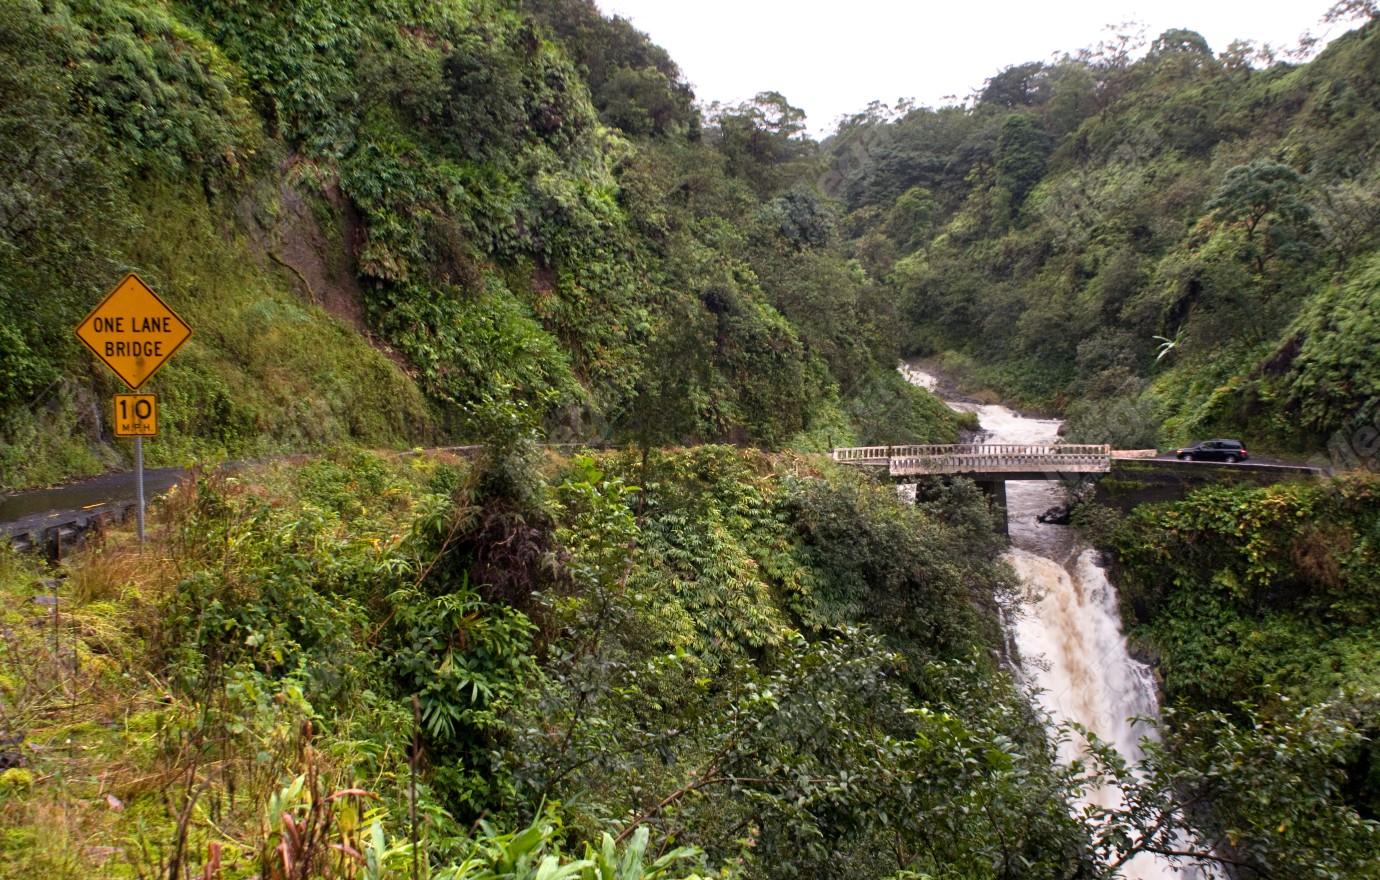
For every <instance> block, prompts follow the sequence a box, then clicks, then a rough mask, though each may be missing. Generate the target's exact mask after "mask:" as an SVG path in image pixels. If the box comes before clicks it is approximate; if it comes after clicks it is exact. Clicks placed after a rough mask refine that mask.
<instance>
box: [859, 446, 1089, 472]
mask: <svg viewBox="0 0 1380 880" xmlns="http://www.w3.org/2000/svg"><path fill="white" fill-rule="evenodd" d="M832 455H833V458H834V460H835V461H837V462H841V463H843V464H851V465H866V466H876V467H886V468H887V470H888V471H889V472H890V474H891V476H893V477H903V476H919V475H924V474H992V473H1030V474H1044V473H1088V474H1102V473H1107V472H1108V471H1110V470H1111V469H1112V448H1111V447H1110V446H1107V445H1099V444H1074V443H1068V444H1065V443H1056V444H1029V443H955V444H942V445H941V444H930V445H915V446H852V447H844V448H840V449H835V450H834V451H833V453H832Z"/></svg>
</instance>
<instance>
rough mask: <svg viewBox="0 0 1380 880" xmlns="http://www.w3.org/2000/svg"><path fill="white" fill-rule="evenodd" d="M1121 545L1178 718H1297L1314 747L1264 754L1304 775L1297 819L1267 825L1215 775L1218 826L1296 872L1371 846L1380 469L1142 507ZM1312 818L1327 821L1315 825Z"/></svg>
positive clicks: (1264, 865) (1252, 721) (1259, 859)
mask: <svg viewBox="0 0 1380 880" xmlns="http://www.w3.org/2000/svg"><path fill="white" fill-rule="evenodd" d="M1112 543H1113V545H1114V547H1115V549H1116V554H1117V562H1118V567H1117V579H1118V584H1119V586H1120V589H1121V594H1122V599H1123V602H1124V603H1125V605H1126V606H1127V609H1128V612H1129V616H1130V618H1131V619H1132V620H1133V621H1135V622H1136V628H1135V630H1134V635H1135V637H1136V638H1137V639H1138V640H1139V641H1141V643H1142V644H1144V645H1145V646H1146V647H1147V649H1148V650H1150V651H1152V652H1153V654H1154V656H1155V657H1156V658H1157V666H1158V668H1159V670H1160V671H1161V673H1162V675H1163V679H1164V689H1165V694H1166V698H1167V700H1168V702H1169V705H1170V706H1171V707H1173V709H1174V710H1175V711H1176V712H1177V713H1179V714H1180V715H1189V714H1191V713H1194V712H1201V711H1210V712H1214V713H1218V714H1219V715H1220V716H1221V717H1222V718H1224V719H1229V720H1230V722H1231V725H1232V728H1231V729H1233V730H1235V731H1238V733H1233V734H1232V736H1233V737H1234V736H1239V735H1241V734H1240V733H1239V732H1241V731H1258V730H1262V729H1263V730H1270V731H1272V736H1273V735H1275V734H1274V733H1273V732H1274V731H1288V730H1291V729H1292V730H1294V731H1295V735H1296V736H1301V737H1302V738H1303V741H1304V742H1306V744H1307V749H1306V750H1305V751H1304V752H1302V753H1295V752H1293V751H1292V750H1291V749H1288V748H1284V747H1283V746H1282V743H1281V744H1278V745H1277V746H1272V747H1268V748H1266V749H1265V750H1264V751H1262V752H1261V753H1260V754H1259V757H1258V758H1257V759H1253V760H1264V761H1270V762H1274V763H1275V764H1276V765H1277V766H1278V767H1279V768H1281V769H1283V770H1284V771H1285V772H1287V774H1288V775H1289V776H1291V777H1292V778H1293V779H1294V780H1295V782H1294V786H1295V794H1294V796H1291V797H1292V803H1291V809H1293V810H1295V811H1297V813H1298V816H1297V817H1295V818H1291V819H1290V820H1289V821H1287V822H1282V823H1280V824H1278V825H1276V826H1274V827H1269V826H1268V825H1263V824H1261V823H1259V822H1256V821H1255V820H1254V819H1253V817H1252V809H1251V806H1250V804H1251V802H1252V799H1251V795H1250V794H1248V793H1246V792H1242V791H1240V790H1239V786H1238V785H1235V784H1232V783H1231V782H1230V781H1229V780H1225V779H1219V780H1214V779H1205V780H1204V783H1205V785H1204V802H1205V804H1206V805H1207V807H1208V810H1209V811H1210V813H1211V816H1212V818H1211V822H1210V824H1215V825H1216V827H1217V828H1218V829H1220V830H1221V832H1222V833H1223V834H1225V835H1227V836H1228V838H1229V839H1230V842H1231V843H1232V844H1233V845H1234V846H1239V852H1240V854H1241V855H1242V857H1243V858H1245V859H1246V860H1247V861H1248V862H1250V863H1251V864H1254V865H1256V866H1257V867H1260V868H1261V869H1262V870H1265V871H1266V872H1267V873H1278V874H1282V875H1287V876H1292V875H1294V874H1296V873H1298V872H1299V871H1301V870H1303V869H1302V868H1301V866H1300V862H1302V863H1304V864H1307V863H1308V862H1309V860H1314V859H1319V858H1322V857H1323V850H1325V849H1327V848H1328V847H1335V848H1336V849H1338V850H1341V851H1346V850H1347V849H1351V850H1354V851H1356V852H1365V851H1367V848H1369V851H1370V852H1371V853H1372V854H1373V853H1374V851H1375V850H1374V846H1375V836H1376V834H1377V833H1380V832H1377V828H1380V824H1377V823H1380V753H1378V752H1377V747H1376V737H1377V735H1378V734H1380V728H1377V718H1380V715H1377V709H1380V657H1377V654H1376V651H1375V644H1376V639H1377V637H1380V593H1377V590H1376V584H1377V583H1380V492H1377V485H1376V483H1375V481H1374V480H1373V479H1368V478H1349V479H1344V480H1339V481H1337V482H1335V483H1333V482H1329V483H1320V484H1289V485H1280V486H1274V487H1269V488H1265V489H1240V488H1231V489H1228V488H1218V489H1207V490H1201V491H1199V492H1197V493H1195V494H1193V495H1192V496H1190V497H1189V498H1188V499H1187V500H1185V501H1183V502H1180V503H1175V504H1168V505H1159V506H1153V507H1144V508H1141V509H1139V510H1137V511H1136V512H1135V513H1134V514H1133V515H1132V516H1131V517H1129V518H1128V519H1127V520H1126V521H1125V522H1124V523H1123V524H1122V525H1121V526H1120V528H1119V529H1118V530H1117V532H1116V534H1115V536H1114V538H1113V540H1112ZM1177 717H1178V716H1176V715H1174V714H1171V716H1170V721H1171V727H1175V726H1177V721H1176V719H1177ZM1180 735H1181V736H1184V737H1186V738H1187V739H1188V740H1189V741H1190V746H1191V749H1192V750H1197V749H1201V748H1203V747H1204V746H1207V745H1209V744H1208V743H1206V742H1204V741H1203V733H1202V732H1201V731H1199V730H1196V729H1194V726H1193V725H1192V724H1188V725H1185V726H1184V728H1183V730H1182V731H1180ZM1213 736H1221V732H1220V730H1219V731H1218V732H1217V733H1215V734H1213ZM1195 741H1196V742H1195ZM1222 745H1223V744H1222V743H1212V744H1211V750H1212V751H1216V750H1219V749H1221V748H1222ZM1309 814H1311V815H1314V816H1318V815H1322V816H1326V817H1327V820H1326V821H1327V822H1328V823H1329V825H1328V826H1326V827H1319V826H1317V825H1314V824H1312V821H1311V820H1309V819H1306V818H1305V817H1306V816H1308V815H1309ZM1371 867H1372V869H1373V868H1374V862H1373V859H1372V862H1371ZM1358 876H1374V874H1373V871H1372V873H1371V874H1365V873H1362V874H1360V875H1358Z"/></svg>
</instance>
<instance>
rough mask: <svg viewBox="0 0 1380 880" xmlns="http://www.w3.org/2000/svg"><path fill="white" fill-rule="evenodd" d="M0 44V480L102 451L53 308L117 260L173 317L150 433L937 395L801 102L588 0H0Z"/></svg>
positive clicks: (827, 404)
mask: <svg viewBox="0 0 1380 880" xmlns="http://www.w3.org/2000/svg"><path fill="white" fill-rule="evenodd" d="M0 68H3V69H4V71H5V72H4V73H3V74H0V316H2V317H0V342H3V345H0V445H3V450H4V451H3V453H0V485H4V486H9V487H13V486H19V485H24V484H28V483H33V482H41V481H45V480H52V479H55V478H58V477H62V476H67V475H70V474H73V473H79V472H83V471H92V470H96V469H99V468H101V467H102V466H105V465H108V464H111V463H113V462H114V461H115V460H116V459H117V458H118V457H119V456H120V455H122V454H123V453H122V452H121V451H120V447H119V446H117V445H115V444H113V442H112V438H111V437H110V435H109V425H108V419H107V417H106V414H105V413H104V408H105V407H104V405H103V404H102V403H101V401H102V400H104V399H105V396H106V393H107V392H109V391H112V390H116V388H115V384H114V380H113V379H111V378H109V377H108V376H106V375H105V373H104V372H102V369H101V368H99V367H97V366H96V365H95V364H94V363H93V361H92V359H91V358H90V357H89V355H87V354H86V353H85V352H84V350H82V349H81V348H80V346H79V345H78V344H77V343H76V341H75V340H74V339H73V338H72V336H71V329H72V328H73V327H75V326H76V323H77V322H78V321H79V320H80V318H81V317H82V315H83V314H84V313H85V312H86V310H88V309H89V308H90V307H91V306H93V305H94V304H95V302H96V300H97V298H98V297H99V295H100V293H101V291H102V290H103V289H106V288H108V287H109V286H110V285H112V284H113V283H114V282H115V281H116V280H118V277H119V276H120V274H121V273H123V272H124V271H126V270H130V269H135V270H138V271H139V272H141V273H142V274H143V275H144V276H145V277H146V280H148V281H149V282H150V283H151V284H152V285H153V286H154V287H155V288H156V289H157V290H158V291H159V292H160V293H161V294H163V295H164V297H165V298H166V299H167V300H168V301H169V302H170V303H171V304H172V305H173V306H174V307H175V308H176V309H178V310H180V311H181V312H182V313H183V315H184V317H185V318H186V319H187V320H188V321H189V323H190V324H191V325H192V326H193V328H194V336H193V338H192V340H191V342H190V343H189V344H188V346H187V347H186V348H185V349H184V350H183V351H182V352H181V353H179V355H178V357H177V358H176V359H175V360H174V361H173V362H172V363H171V364H170V365H169V366H168V367H167V368H166V369H165V371H164V372H163V373H162V374H160V375H159V376H157V377H155V379H154V381H153V383H152V384H151V386H150V388H151V389H152V390H153V391H155V392H158V393H161V394H163V395H165V402H164V405H163V407H162V409H161V412H162V413H163V414H164V416H165V421H166V425H165V428H166V429H165V431H164V432H163V435H162V437H161V439H160V442H159V443H156V444H151V445H150V455H151V457H152V458H153V460H154V461H156V462H158V461H180V460H185V459H187V458H191V457H204V456H217V455H227V454H235V455H246V454H262V453H264V452H269V451H276V450H281V449H301V448H304V447H314V446H317V447H319V446H325V445H330V444H333V443H339V442H342V441H346V440H355V441H362V442H365V443H371V444H376V445H395V446H396V445H404V444H408V443H414V444H415V443H418V442H427V441H431V440H433V439H439V438H446V439H469V438H472V437H475V436H478V435H480V434H482V433H483V431H482V425H483V424H484V423H486V422H487V421H492V420H493V419H494V418H509V417H517V418H520V419H521V420H522V421H523V423H524V424H526V425H528V426H534V427H540V428H542V429H544V430H545V431H546V432H547V433H548V434H549V435H552V436H553V437H555V438H557V439H569V438H572V437H574V438H578V439H605V440H607V439H612V438H617V439H631V440H638V441H642V442H644V443H664V442H687V441H712V440H732V441H734V442H746V443H753V444H758V445H763V446H770V447H781V446H785V445H787V444H789V443H791V442H793V441H794V442H797V443H798V444H800V445H803V446H808V447H817V446H820V445H823V444H824V443H827V442H829V440H830V439H831V438H832V439H835V440H837V441H838V442H848V441H853V440H862V441H866V440H874V439H902V440H912V441H914V440H938V439H946V438H952V437H953V436H954V435H955V432H956V430H957V423H956V422H955V420H954V417H953V416H952V415H951V414H950V413H949V412H948V411H947V410H946V409H944V408H943V407H940V406H937V405H935V404H934V402H933V401H932V400H930V399H929V398H927V397H926V395H924V394H923V393H920V392H915V391H912V390H908V389H904V388H902V387H901V385H900V383H899V382H898V381H897V380H896V378H895V377H894V376H888V375H887V374H888V373H889V372H890V371H891V368H892V367H893V366H894V365H895V362H896V358H897V354H898V347H897V345H898V338H897V336H896V333H895V321H894V308H892V307H891V306H890V305H889V303H888V300H887V298H886V297H885V296H884V295H883V289H882V288H881V286H880V285H878V284H877V283H876V282H875V281H873V280H872V279H871V278H869V277H868V276H867V275H866V274H865V273H864V272H863V271H862V270H861V269H860V268H859V267H858V266H857V264H856V263H854V262H852V261H850V260H848V259H847V258H846V255H845V253H844V251H843V248H842V245H841V240H840V237H839V236H838V234H837V232H836V219H837V210H836V208H835V206H834V204H833V203H832V202H830V201H829V200H827V199H825V198H824V197H823V196H822V195H821V194H820V193H819V192H818V191H817V190H816V188H815V187H814V185H813V184H812V183H811V179H812V177H813V171H812V169H813V167H814V166H813V164H812V162H811V161H809V159H810V157H811V156H812V155H813V153H814V145H813V144H812V143H811V142H809V141H807V140H806V139H805V138H804V137H803V136H802V134H801V126H800V124H799V111H798V110H796V109H795V108H792V107H790V105H789V104H788V103H787V102H786V101H785V99H784V98H782V97H781V96H779V95H773V94H766V95H763V96H761V97H760V98H759V99H758V100H757V101H755V102H750V103H748V104H745V105H743V106H741V107H732V108H718V109H717V110H716V111H715V114H714V115H713V116H712V117H711V118H708V119H706V118H704V117H703V116H702V114H701V111H700V110H698V109H697V108H695V106H694V105H693V96H692V95H691V93H690V90H689V88H688V87H687V86H686V85H685V83H684V82H683V80H682V79H681V77H680V74H679V72H678V70H677V69H676V67H675V65H674V63H672V62H671V60H670V59H669V58H668V57H667V56H666V54H665V52H663V51H662V50H661V49H659V48H658V47H656V46H654V45H652V44H651V43H649V42H648V40H647V39H646V37H645V36H643V35H642V34H640V33H638V32H637V31H635V30H634V29H633V28H631V26H630V25H629V24H628V23H627V22H626V21H622V20H617V19H615V20H609V19H605V18H604V17H602V16H601V15H600V14H599V13H598V11H597V9H596V8H595V7H594V5H593V4H592V3H591V2H588V0H544V2H517V0H511V2H505V0H484V2H475V3H460V2H454V0H431V2H404V0H393V2H386V3H363V2H346V3H338V2H329V3H328V2H322V0H294V2H291V3H276V4H261V3H242V2H206V3H202V2H197V3H181V2H173V0H158V2H152V3H136V2H126V0H71V2H61V3H39V2H37V0H13V2H7V3H5V4H4V5H3V7H0ZM495 407H497V408H499V409H501V410H503V413H502V414H500V415H497V416H495V415H492V414H487V415H486V414H485V413H483V412H480V411H481V410H486V409H492V408H495ZM883 435H885V436H883Z"/></svg>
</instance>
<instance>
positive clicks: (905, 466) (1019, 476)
mask: <svg viewBox="0 0 1380 880" xmlns="http://www.w3.org/2000/svg"><path fill="white" fill-rule="evenodd" d="M831 455H832V457H833V459H834V460H835V461H837V462H839V463H841V464H848V465H855V466H858V467H865V468H871V469H874V470H876V471H884V472H885V473H886V474H887V476H888V477H890V478H891V479H893V480H895V481H896V482H898V483H904V482H913V481H915V480H917V479H919V478H920V477H925V476H964V477H969V478H971V479H972V480H973V482H975V483H977V485H978V486H979V487H980V488H981V489H982V490H983V491H984V492H986V493H987V494H988V496H990V497H991V499H992V501H993V503H994V504H995V505H996V506H997V507H998V509H999V510H1000V511H1001V517H1002V527H1003V530H1005V527H1006V522H1005V520H1006V483H1007V481H1009V480H1060V481H1068V482H1076V481H1081V480H1084V479H1089V480H1093V481H1095V482H1096V483H1097V494H1096V498H1097V500H1098V501H1099V502H1101V503H1103V504H1109V505H1112V506H1114V507H1120V508H1122V509H1123V510H1129V509H1131V508H1132V507H1134V506H1135V505H1137V504H1144V503H1148V502H1155V501H1171V500H1175V499H1179V498H1183V497H1184V496H1185V495H1186V494H1187V493H1188V492H1190V491H1192V490H1193V489H1196V488H1199V487H1201V486H1206V485H1257V486H1259V485H1268V484H1270V483H1278V482H1281V481H1285V480H1298V479H1306V478H1317V477H1322V476H1326V475H1327V473H1328V471H1326V470H1324V469H1322V468H1317V467H1309V466H1306V465H1295V464H1286V463H1283V462H1255V461H1251V462H1242V463H1238V464H1213V463H1207V462H1186V461H1177V460H1175V459H1174V458H1173V457H1172V456H1162V455H1159V454H1158V453H1157V452H1156V450H1154V449H1131V450H1124V449H1112V448H1111V447H1110V446H1106V445H1079V444H1072V443H1068V444H1065V443H1056V444H1046V445H1039V444H1035V445H1032V444H1011V443H956V444H949V445H916V446H854V447H846V448H840V449H835V450H833V452H832V453H831ZM1106 478H1110V479H1106Z"/></svg>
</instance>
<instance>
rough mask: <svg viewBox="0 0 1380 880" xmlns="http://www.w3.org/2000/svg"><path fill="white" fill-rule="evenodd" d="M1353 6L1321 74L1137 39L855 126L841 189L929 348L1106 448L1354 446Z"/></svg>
mask: <svg viewBox="0 0 1380 880" xmlns="http://www.w3.org/2000/svg"><path fill="white" fill-rule="evenodd" d="M1334 14H1335V15H1337V16H1343V17H1344V16H1345V15H1346V14H1359V15H1360V18H1361V19H1362V23H1361V24H1360V26H1359V27H1357V28H1356V29H1355V30H1352V31H1351V32H1349V33H1346V34H1344V35H1343V36H1340V37H1338V38H1337V39H1335V40H1334V41H1332V42H1331V43H1330V44H1329V45H1328V46H1327V47H1326V48H1324V49H1323V50H1322V51H1321V52H1320V53H1318V55H1317V56H1316V57H1315V58H1314V59H1312V60H1311V61H1308V62H1307V63H1296V62H1290V61H1284V60H1279V59H1276V58H1274V57H1273V56H1270V55H1268V54H1264V55H1262V53H1260V52H1258V51H1257V50H1255V49H1253V48H1252V47H1251V46H1249V45H1248V44H1244V43H1241V42H1237V43H1233V44H1232V45H1231V46H1229V47H1226V49H1225V50H1224V51H1221V52H1214V51H1213V49H1212V48H1211V47H1210V46H1209V45H1208V44H1207V42H1206V41H1205V40H1204V39H1203V38H1202V37H1201V36H1200V35H1199V34H1197V33H1195V32H1193V31H1189V30H1173V31H1167V32H1165V33H1163V34H1161V35H1159V36H1158V37H1156V38H1155V39H1153V40H1152V41H1149V42H1148V45H1145V44H1144V43H1142V44H1141V49H1143V52H1137V51H1135V50H1136V45H1137V42H1136V40H1135V38H1134V37H1133V36H1127V35H1123V37H1122V39H1120V40H1114V41H1111V42H1110V43H1107V44H1104V45H1102V46H1100V47H1098V48H1097V49H1095V50H1088V51H1084V52H1081V53H1077V54H1075V55H1068V56H1064V57H1063V58H1061V59H1058V60H1055V61H1052V62H1048V63H1045V62H1033V63H1029V64H1021V65H1016V66H1012V67H1008V68H1006V69H1004V70H1002V71H1001V72H999V73H998V74H997V75H995V76H994V77H992V78H991V79H990V80H988V81H987V83H986V85H985V87H984V88H983V89H982V90H981V91H980V92H978V93H977V94H976V95H975V97H974V99H973V101H972V103H971V105H969V106H962V107H945V108H940V109H928V108H919V109H916V108H902V109H901V110H900V112H899V113H897V112H894V111H893V112H888V111H887V108H882V107H876V108H874V109H873V110H872V111H871V112H869V113H864V114H859V115H858V116H856V117H854V118H852V119H850V120H846V121H845V122H844V124H843V125H842V126H841V127H840V129H839V131H838V133H837V134H836V135H835V136H834V137H833V138H832V139H831V140H830V141H829V142H828V143H827V145H826V150H827V152H828V153H829V155H830V156H831V158H832V164H831V166H830V168H829V170H828V172H827V173H826V174H825V175H824V177H823V179H822V182H823V185H824V186H825V188H826V190H827V191H829V192H830V193H831V194H833V195H836V196H837V197H839V198H840V199H842V200H843V202H844V204H845V205H846V207H847V209H848V211H849V213H848V215H847V220H846V221H845V226H846V228H847V230H848V234H849V236H850V240H851V243H852V244H851V246H852V252H853V253H854V255H855V257H856V258H857V259H858V260H859V261H860V262H861V263H862V264H863V265H864V266H865V267H866V269H867V271H868V272H869V273H870V274H871V275H873V276H874V277H878V278H885V279H887V281H888V284H889V286H890V288H891V289H892V290H893V291H894V294H895V296H896V298H897V302H898V306H899V308H900V309H901V310H902V313H903V314H904V315H906V316H907V331H906V334H907V335H906V339H905V341H904V345H905V347H906V348H907V350H908V351H910V352H911V353H916V354H926V355H945V356H947V358H948V362H949V363H950V365H951V366H952V367H953V368H954V369H955V370H957V371H959V372H963V373H966V374H968V375H969V376H970V377H971V379H972V380H973V381H975V382H977V383H979V384H988V385H992V386H995V387H996V388H997V389H998V390H999V391H1001V392H1003V393H1005V394H1007V395H1009V396H1012V397H1016V398H1018V399H1024V400H1027V401H1029V402H1033V403H1038V404H1041V405H1044V406H1047V407H1054V408H1057V409H1060V410H1065V411H1066V412H1067V415H1068V417H1069V431H1070V436H1071V437H1076V438H1079V439H1083V440H1086V441H1089V442H1112V443H1114V444H1118V445H1123V446H1131V447H1139V446H1154V445H1157V444H1158V445H1160V446H1162V447H1163V446H1167V445H1174V444H1181V443H1184V442H1186V441H1188V440H1191V439H1194V438H1202V437H1204V436H1212V435H1219V434H1228V435H1240V436H1243V437H1246V438H1247V439H1248V440H1249V441H1250V442H1251V444H1252V446H1253V447H1255V446H1260V447H1268V448H1274V449H1277V450H1288V451H1314V450H1320V449H1322V448H1323V447H1324V446H1327V445H1329V444H1334V445H1335V444H1337V443H1340V444H1342V445H1343V446H1345V447H1348V448H1349V447H1350V445H1351V444H1350V441H1351V438H1352V436H1353V435H1354V434H1355V432H1356V431H1358V430H1363V429H1364V428H1366V427H1368V426H1372V425H1373V423H1374V421H1375V419H1376V415H1377V406H1378V402H1380V395H1378V394H1377V388H1376V386H1375V385H1374V383H1373V382H1372V380H1371V378H1370V377H1371V376H1373V375H1374V370H1373V369H1371V367H1372V366H1373V363H1374V353H1375V351H1377V349H1380V337H1377V336H1376V333H1375V325H1374V323H1373V320H1372V319H1371V318H1369V317H1368V316H1369V315H1371V314H1373V313H1374V312H1375V311H1376V308H1377V301H1376V300H1375V291H1376V285H1375V283H1374V280H1375V272H1376V262H1375V261H1376V259H1377V256H1376V254H1377V247H1376V246H1377V239H1376V237H1375V236H1376V229H1377V223H1376V221H1377V219H1380V213H1377V211H1380V184H1377V180H1380V176H1377V175H1378V174H1380V164H1378V163H1377V157H1376V155H1375V144H1376V143H1377V133H1380V30H1377V26H1376V24H1375V23H1374V20H1373V14H1374V9H1373V8H1372V7H1371V6H1369V5H1366V4H1341V5H1339V7H1338V8H1337V9H1336V10H1334ZM1354 457H1355V456H1354V455H1352V456H1351V458H1353V459H1354Z"/></svg>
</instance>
